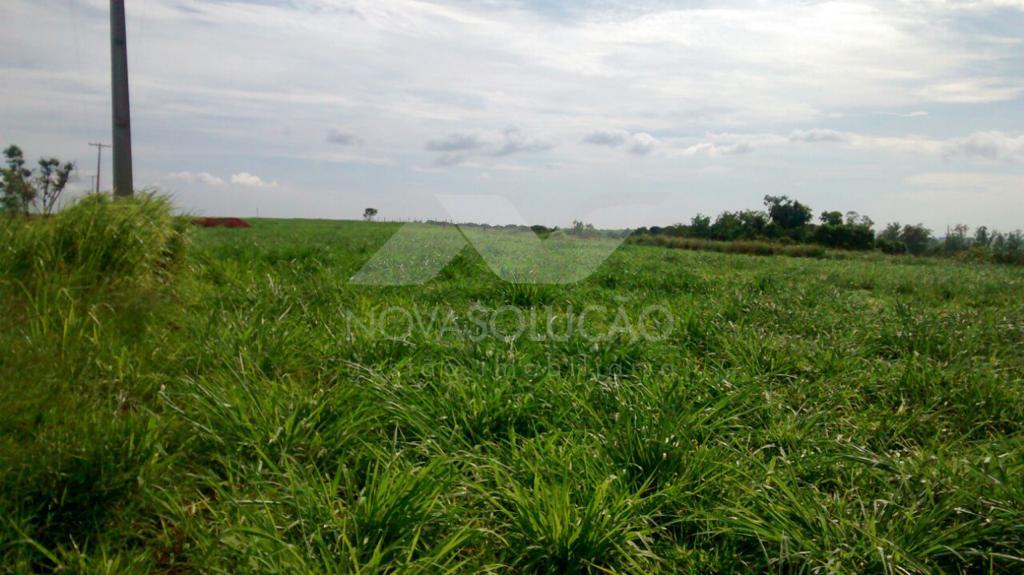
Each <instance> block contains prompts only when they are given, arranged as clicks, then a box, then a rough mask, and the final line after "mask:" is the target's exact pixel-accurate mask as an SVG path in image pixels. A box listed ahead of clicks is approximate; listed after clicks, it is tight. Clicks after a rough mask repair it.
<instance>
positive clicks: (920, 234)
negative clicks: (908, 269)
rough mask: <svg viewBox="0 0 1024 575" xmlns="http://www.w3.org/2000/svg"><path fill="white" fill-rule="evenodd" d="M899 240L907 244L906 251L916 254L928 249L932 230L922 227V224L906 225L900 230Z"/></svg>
mask: <svg viewBox="0 0 1024 575" xmlns="http://www.w3.org/2000/svg"><path fill="white" fill-rule="evenodd" d="M900 241H901V242H903V245H905V246H907V251H908V252H910V253H912V254H914V255H915V256H918V255H921V254H923V253H924V252H926V251H927V250H928V246H929V244H931V241H932V231H931V230H929V229H928V228H926V227H924V224H917V225H916V226H911V225H906V226H903V230H902V231H901V232H900Z"/></svg>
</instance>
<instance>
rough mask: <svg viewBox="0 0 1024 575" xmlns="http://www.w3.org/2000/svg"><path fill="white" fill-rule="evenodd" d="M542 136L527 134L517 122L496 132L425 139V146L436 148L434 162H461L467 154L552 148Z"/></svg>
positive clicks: (503, 154) (494, 155)
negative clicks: (516, 124)
mask: <svg viewBox="0 0 1024 575" xmlns="http://www.w3.org/2000/svg"><path fill="white" fill-rule="evenodd" d="M552 147H553V146H552V144H550V143H548V142H547V141H545V140H541V139H538V138H534V137H531V136H528V135H527V134H526V133H525V132H524V131H523V130H522V128H520V127H518V126H514V125H513V126H508V127H507V128H505V129H504V130H503V131H502V132H500V133H477V132H457V133H452V134H448V135H447V136H444V137H442V138H436V139H433V140H429V141H428V142H427V144H426V146H425V149H426V150H427V151H430V152H439V154H438V155H437V156H436V157H435V158H434V164H435V165H437V166H442V167H446V166H454V165H458V164H462V163H463V162H465V161H466V160H467V159H469V158H470V157H471V156H475V157H478V158H479V157H484V156H490V157H494V158H499V157H503V156H511V155H514V154H520V153H530V152H542V151H545V150H548V149H550V148H552Z"/></svg>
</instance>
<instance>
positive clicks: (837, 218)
mask: <svg viewBox="0 0 1024 575" xmlns="http://www.w3.org/2000/svg"><path fill="white" fill-rule="evenodd" d="M764 206H765V209H764V210H742V211H735V212H730V211H726V212H722V213H721V214H719V215H718V217H717V218H715V219H714V220H713V221H712V219H711V218H710V217H708V216H705V215H703V214H697V215H696V216H694V217H693V218H692V219H691V220H690V223H689V224H676V225H672V226H665V227H660V226H652V227H650V228H640V229H638V230H637V231H636V233H637V234H639V235H648V236H669V237H678V238H696V239H703V240H717V241H727V242H734V241H767V242H776V243H781V244H817V245H820V246H824V247H828V248H835V249H844V250H860V251H866V250H874V249H877V250H880V251H882V252H884V253H887V254H909V255H947V256H957V257H962V258H967V259H976V260H992V261H997V262H1006V263H1024V234H1022V233H1021V232H1020V231H1015V232H1011V233H1000V232H996V231H992V230H990V229H989V228H987V227H985V226H982V227H980V228H978V229H976V230H975V231H974V234H973V235H970V234H969V233H968V232H969V231H970V230H969V228H968V227H967V226H964V225H958V226H955V227H954V228H952V229H951V230H949V231H948V232H947V233H946V235H945V236H944V237H943V238H941V239H939V238H935V237H934V236H933V235H932V231H931V230H929V229H928V228H926V227H925V226H924V225H922V224H916V225H902V224H900V223H898V222H897V223H891V224H888V225H887V226H886V227H885V228H884V229H883V230H882V231H880V232H878V233H877V234H876V233H875V231H874V226H875V222H874V221H872V219H871V218H869V217H868V216H865V215H862V214H859V213H857V212H847V213H845V214H844V213H842V212H838V211H824V212H822V213H821V214H820V215H819V216H818V218H817V222H815V221H814V212H813V211H812V210H811V208H810V206H807V205H805V204H803V203H801V202H799V201H797V200H793V199H790V198H788V197H787V196H765V197H764Z"/></svg>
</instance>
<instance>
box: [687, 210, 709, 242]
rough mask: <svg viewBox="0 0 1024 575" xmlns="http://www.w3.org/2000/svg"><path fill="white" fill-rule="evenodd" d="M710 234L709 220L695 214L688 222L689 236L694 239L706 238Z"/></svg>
mask: <svg viewBox="0 0 1024 575" xmlns="http://www.w3.org/2000/svg"><path fill="white" fill-rule="evenodd" d="M710 234H711V218H709V217H707V216H705V215H704V214H697V215H696V216H693V219H691V220H690V235H691V236H693V237H695V238H707V237H708V236H710Z"/></svg>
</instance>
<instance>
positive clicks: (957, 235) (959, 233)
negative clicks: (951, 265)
mask: <svg viewBox="0 0 1024 575" xmlns="http://www.w3.org/2000/svg"><path fill="white" fill-rule="evenodd" d="M968 231H969V228H968V227H967V226H965V225H964V224H957V225H956V226H953V229H952V231H950V230H948V229H947V231H946V239H945V248H946V251H947V252H949V253H956V252H962V251H964V250H966V249H967V248H968V240H967V232H968Z"/></svg>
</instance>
